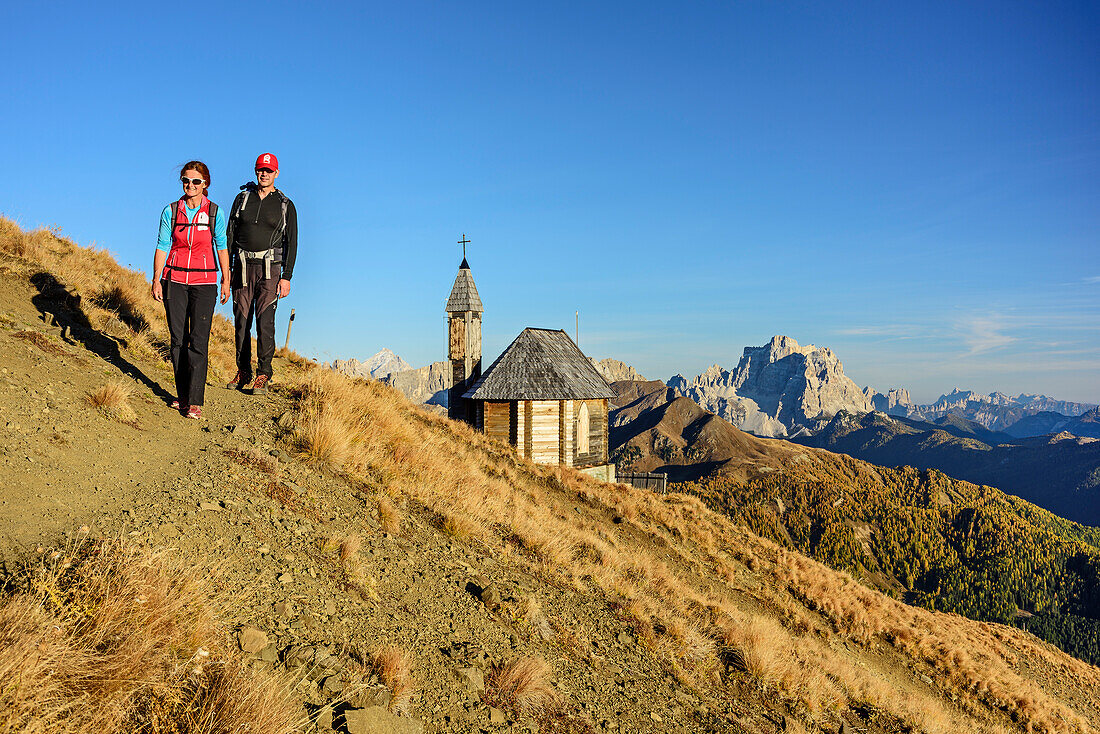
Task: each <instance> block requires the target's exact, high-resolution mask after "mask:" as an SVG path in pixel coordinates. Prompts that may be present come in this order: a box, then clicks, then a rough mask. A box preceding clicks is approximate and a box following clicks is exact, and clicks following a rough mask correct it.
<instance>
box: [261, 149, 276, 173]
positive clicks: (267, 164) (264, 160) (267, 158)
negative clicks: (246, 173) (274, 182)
mask: <svg viewBox="0 0 1100 734" xmlns="http://www.w3.org/2000/svg"><path fill="white" fill-rule="evenodd" d="M256 168H257V169H260V168H270V169H271V170H272V171H278V170H279V159H278V158H276V157H275V154H274V153H264V154H263V155H261V156H260V157H259V158H257V159H256Z"/></svg>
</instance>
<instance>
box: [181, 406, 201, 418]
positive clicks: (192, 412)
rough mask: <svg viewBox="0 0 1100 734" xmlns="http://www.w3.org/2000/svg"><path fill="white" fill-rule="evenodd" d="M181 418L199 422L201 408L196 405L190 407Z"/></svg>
mask: <svg viewBox="0 0 1100 734" xmlns="http://www.w3.org/2000/svg"><path fill="white" fill-rule="evenodd" d="M183 417H184V418H194V419H195V420H199V419H200V418H202V408H200V407H199V406H197V405H192V406H191V407H190V408H188V409H187V412H186V413H184V414H183Z"/></svg>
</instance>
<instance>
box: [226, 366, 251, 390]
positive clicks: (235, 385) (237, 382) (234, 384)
mask: <svg viewBox="0 0 1100 734" xmlns="http://www.w3.org/2000/svg"><path fill="white" fill-rule="evenodd" d="M250 382H252V378H251V377H246V376H245V374H244V373H243V372H241V371H240V370H237V376H236V377H234V378H233V379H232V380H231V381H229V382H227V383H226V385H225V388H226V389H227V390H244V386H245V385H247V384H248V383H250Z"/></svg>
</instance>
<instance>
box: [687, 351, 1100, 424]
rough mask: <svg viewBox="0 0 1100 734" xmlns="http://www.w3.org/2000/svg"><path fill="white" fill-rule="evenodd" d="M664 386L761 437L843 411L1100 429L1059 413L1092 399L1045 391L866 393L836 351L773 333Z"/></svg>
mask: <svg viewBox="0 0 1100 734" xmlns="http://www.w3.org/2000/svg"><path fill="white" fill-rule="evenodd" d="M666 384H667V385H668V386H669V387H672V388H674V389H676V390H677V391H678V392H679V393H680V394H682V395H684V396H685V397H688V398H690V399H691V400H694V401H695V402H696V404H698V405H699V406H700V407H701V408H703V409H705V410H709V411H711V412H712V413H715V414H716V415H719V416H721V417H722V418H724V419H726V420H728V421H729V422H730V423H732V424H733V425H735V426H737V427H738V428H740V429H741V430H744V431H748V432H750V433H753V434H755V435H757V436H767V437H789V436H805V435H809V434H812V433H813V432H814V431H816V430H820V429H821V428H822V427H823V426H824V425H826V423H827V421H828V420H829V419H831V418H832V417H833V416H835V415H836V414H837V413H839V412H840V411H846V412H849V413H869V412H871V411H878V412H880V413H885V414H887V415H892V416H900V417H903V418H913V419H916V420H921V421H927V422H929V423H935V422H938V421H940V419H943V418H945V417H948V416H957V417H959V418H961V419H965V420H967V421H970V422H973V423H975V424H978V425H981V426H982V427H983V428H985V429H988V430H990V431H997V432H1006V431H1007V432H1008V433H1010V434H1011V435H1012V436H1014V437H1017V438H1019V437H1026V436H1036V435H1045V434H1047V433H1056V432H1059V431H1070V432H1074V431H1082V433H1075V434H1074V435H1084V436H1096V435H1097V433H1098V432H1100V424H1098V422H1097V419H1096V418H1093V419H1088V420H1084V419H1083V421H1082V422H1068V421H1067V422H1065V423H1063V422H1060V421H1059V420H1058V418H1057V415H1062V416H1064V417H1066V418H1075V417H1083V416H1084V415H1085V414H1087V413H1089V411H1092V410H1095V409H1096V408H1097V406H1096V405H1095V404H1092V403H1076V402H1071V401H1067V400H1057V399H1054V398H1050V397H1047V396H1046V395H1027V394H1021V395H1018V396H1016V397H1010V396H1008V395H1005V394H1003V393H998V392H995V393H990V394H989V395H982V394H980V393H976V392H973V391H970V390H959V389H957V388H956V389H955V390H953V391H952V392H951V393H948V394H944V395H941V396H940V398H939V399H938V400H936V401H935V402H934V403H931V404H929V405H917V404H914V403H913V401H912V398H911V396H910V395H909V391H908V390H906V389H905V388H900V387H896V388H892V389H890V390H888V391H887V392H886V393H880V392H878V391H877V390H875V389H874V388H871V387H865V388H863V389H862V390H861V389H860V388H859V387H857V386H856V383H855V382H853V381H852V380H851V379H850V378H849V377H848V376H847V375H845V374H844V365H843V364H842V363H841V361H840V359H839V358H838V357H837V356H836V354H835V353H834V352H833V351H832V350H831V349H829V348H828V347H816V346H814V345H812V344H807V345H803V346H800V345H799V344H798V342H796V341H795V340H794V339H791V338H790V337H787V336H782V335H776V336H773V337H772V338H771V340H770V341H769V342H768V344H766V345H764V346H762V347H745V349H744V354H743V356H742V357H741V359H740V361H739V362H738V364H737V366H736V367H735V368H734V369H732V370H727V369H726V368H724V367H722V366H720V365H717V364H716V365H713V366H711V367H708V368H707V369H706V370H705V371H704V372H703V373H702V374H700V375H697V376H696V377H694V378H691V379H688V378H686V377H684V376H683V375H675V376H673V377H671V378H669V380H668V381H667V383H666ZM1038 413H1053V414H1056V415H1050V416H1047V417H1046V418H1045V419H1040V420H1033V421H1028V422H1027V423H1024V424H1022V425H1020V427H1019V428H1018V429H1016V430H1015V431H1008V429H1009V428H1010V427H1012V426H1014V425H1018V424H1020V422H1021V421H1022V420H1023V419H1024V418H1027V417H1029V416H1032V415H1036V414H1038Z"/></svg>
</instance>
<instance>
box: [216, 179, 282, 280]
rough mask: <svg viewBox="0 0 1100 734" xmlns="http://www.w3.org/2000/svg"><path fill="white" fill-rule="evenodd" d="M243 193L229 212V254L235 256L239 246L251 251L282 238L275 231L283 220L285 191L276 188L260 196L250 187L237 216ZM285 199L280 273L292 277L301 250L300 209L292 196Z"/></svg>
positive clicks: (278, 243) (274, 243)
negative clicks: (299, 240) (299, 247)
mask: <svg viewBox="0 0 1100 734" xmlns="http://www.w3.org/2000/svg"><path fill="white" fill-rule="evenodd" d="M243 197H244V192H241V193H240V194H238V195H237V198H236V199H235V200H234V201H233V209H232V211H231V212H230V215H229V226H228V231H227V232H226V235H227V236H226V239H227V240H228V242H229V254H230V257H233V255H234V250H235V249H236V248H240V249H242V250H248V251H249V252H263V251H264V250H269V249H271V248H272V247H279V246H280V242H279V239H278V238H277V237H276V232H278V230H279V229H280V228H281V227H282V224H283V199H284V198H286V197H285V195H284V194H283V193H282V192H281V191H278V190H276V191H273V192H271V193H270V194H268V195H267V196H265V197H264V198H262V199H261V198H260V195H259V194H258V193H257V192H256V189H255V188H254V187H253V188H252V189H250V190H249V193H248V201H247V202H245V205H244V210H243V211H241V212H240V216H237V214H238V210H239V209H240V205H241V199H242V198H243ZM286 202H287V207H286V231H285V232H283V236H282V243H281V246H282V250H283V258H282V274H281V276H280V277H281V278H282V279H284V280H290V278H291V276H292V275H293V273H294V258H295V256H296V255H297V254H298V212H297V211H295V209H294V202H292V201H291V200H290V199H289V198H286Z"/></svg>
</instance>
